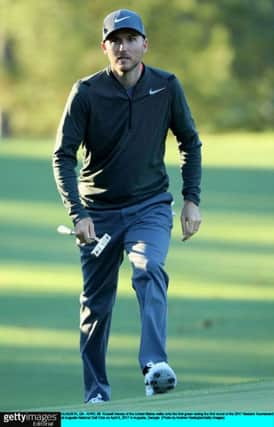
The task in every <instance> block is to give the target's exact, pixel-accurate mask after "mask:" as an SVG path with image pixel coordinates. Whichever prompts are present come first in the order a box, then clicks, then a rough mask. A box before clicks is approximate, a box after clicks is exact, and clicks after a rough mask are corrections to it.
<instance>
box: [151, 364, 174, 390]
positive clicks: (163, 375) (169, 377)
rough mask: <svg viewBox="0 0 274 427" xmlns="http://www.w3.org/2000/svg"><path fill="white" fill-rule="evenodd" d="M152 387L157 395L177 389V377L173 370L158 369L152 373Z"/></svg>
mask: <svg viewBox="0 0 274 427" xmlns="http://www.w3.org/2000/svg"><path fill="white" fill-rule="evenodd" d="M150 385H151V387H152V388H153V391H154V393H155V394H160V393H167V392H168V391H170V390H173V389H174V388H175V387H176V376H175V374H174V372H173V371H172V370H171V369H166V368H160V369H159V368H158V369H157V370H156V371H155V372H151V380H150Z"/></svg>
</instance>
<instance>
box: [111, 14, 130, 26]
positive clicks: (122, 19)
mask: <svg viewBox="0 0 274 427" xmlns="http://www.w3.org/2000/svg"><path fill="white" fill-rule="evenodd" d="M128 18H130V16H124V17H123V18H115V19H114V22H115V23H116V24H118V22H121V21H124V20H125V19H128Z"/></svg>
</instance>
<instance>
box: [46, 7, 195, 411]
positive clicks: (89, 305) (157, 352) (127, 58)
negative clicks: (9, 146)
mask: <svg viewBox="0 0 274 427" xmlns="http://www.w3.org/2000/svg"><path fill="white" fill-rule="evenodd" d="M101 46H102V50H103V52H104V54H105V55H106V56H107V58H108V60H109V67H108V68H107V69H105V70H102V71H99V72H98V73H96V74H94V75H92V76H89V77H86V78H84V79H81V80H80V81H78V82H77V83H76V84H75V85H74V87H73V90H72V92H71V94H70V96H69V99H68V101H67V104H66V107H65V111H64V115H63V118H62V120H61V123H60V126H59V129H58V134H57V142H56V147H55V151H54V159H53V167H54V175H55V180H56V183H57V187H58V190H59V192H60V194H61V197H62V199H63V202H64V204H65V206H66V208H67V210H68V213H69V215H70V217H71V219H72V220H73V223H74V226H75V234H76V237H77V238H78V240H79V242H80V255H81V266H82V274H83V292H82V294H81V297H80V303H81V313H80V338H81V339H80V349H81V356H82V360H83V372H84V387H85V402H87V403H96V402H101V401H107V400H109V399H110V397H111V394H110V386H109V383H108V379H107V374H106V366H105V358H106V351H107V345H108V338H109V330H110V324H111V314H112V308H113V304H114V301H115V296H116V289H117V278H118V272H119V267H120V265H121V263H122V260H123V253H124V251H125V252H126V253H127V255H128V258H129V260H130V262H131V264H132V271H133V273H132V285H133V288H134V290H135V292H136V295H137V299H138V302H139V306H140V319H141V340H140V350H139V363H140V368H141V370H142V372H143V374H144V379H145V392H146V395H147V396H152V395H153V394H157V393H164V392H167V391H169V390H171V389H173V388H174V387H175V386H176V382H177V380H176V375H175V373H174V371H173V370H172V368H171V367H170V366H169V365H168V358H167V353H166V320H167V286H168V276H167V274H166V272H165V270H164V264H165V258H166V255H167V251H168V246H169V242H170V232H171V228H172V210H171V203H172V196H171V194H170V193H168V192H167V189H168V177H167V173H166V169H165V165H164V161H163V157H164V152H165V139H166V136H167V132H168V129H169V128H170V129H171V130H172V131H173V133H174V134H175V135H176V137H177V140H178V146H179V150H180V153H181V156H182V178H183V190H182V194H183V198H184V206H183V209H182V215H181V223H182V229H183V240H187V239H189V238H190V237H191V236H192V235H193V234H194V233H196V232H197V231H198V229H199V225H200V222H201V218H200V213H199V208H198V205H199V193H200V179H201V143H200V141H199V138H198V134H197V131H196V129H195V126H194V123H193V120H192V117H191V113H190V110H189V108H188V105H187V102H186V99H185V97H184V93H183V90H182V88H181V86H180V84H179V82H178V80H177V79H176V77H175V76H174V75H173V74H170V73H167V72H165V71H162V70H158V69H155V68H151V67H148V66H146V65H144V64H143V62H142V58H143V55H144V54H145V52H146V51H147V48H148V41H147V38H146V33H145V29H144V25H143V23H142V20H141V18H140V17H139V15H137V14H136V13H135V12H132V11H130V10H127V9H122V10H118V11H115V12H113V13H111V14H109V15H108V16H107V17H106V18H105V20H104V24H103V41H102V45H101ZM80 145H81V146H82V151H83V166H82V169H81V172H80V179H79V186H78V185H77V177H76V172H75V167H76V164H77V151H78V149H79V147H80ZM104 233H108V234H109V235H110V236H111V241H110V243H109V244H108V246H107V247H106V248H105V249H104V251H103V252H102V253H101V255H100V256H99V257H97V258H95V257H92V256H91V254H90V253H91V250H92V248H93V247H94V245H95V241H94V239H95V237H96V236H101V235H103V234H104Z"/></svg>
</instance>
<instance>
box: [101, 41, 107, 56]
mask: <svg viewBox="0 0 274 427" xmlns="http://www.w3.org/2000/svg"><path fill="white" fill-rule="evenodd" d="M101 49H102V51H103V52H104V54H105V55H106V54H107V48H106V42H102V43H101Z"/></svg>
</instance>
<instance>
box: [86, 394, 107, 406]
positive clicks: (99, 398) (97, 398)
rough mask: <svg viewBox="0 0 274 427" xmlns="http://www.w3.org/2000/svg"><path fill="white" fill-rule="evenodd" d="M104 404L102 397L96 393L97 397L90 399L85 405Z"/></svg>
mask: <svg viewBox="0 0 274 427" xmlns="http://www.w3.org/2000/svg"><path fill="white" fill-rule="evenodd" d="M104 402H105V400H104V399H103V396H102V395H101V394H100V393H98V394H97V396H95V397H92V398H91V399H89V401H88V402H87V404H89V403H91V404H94V403H104Z"/></svg>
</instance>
